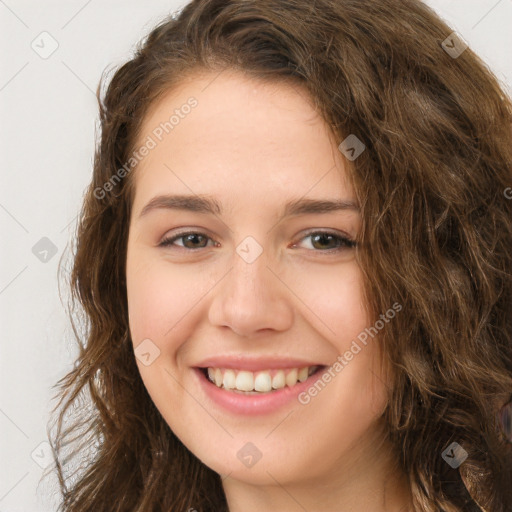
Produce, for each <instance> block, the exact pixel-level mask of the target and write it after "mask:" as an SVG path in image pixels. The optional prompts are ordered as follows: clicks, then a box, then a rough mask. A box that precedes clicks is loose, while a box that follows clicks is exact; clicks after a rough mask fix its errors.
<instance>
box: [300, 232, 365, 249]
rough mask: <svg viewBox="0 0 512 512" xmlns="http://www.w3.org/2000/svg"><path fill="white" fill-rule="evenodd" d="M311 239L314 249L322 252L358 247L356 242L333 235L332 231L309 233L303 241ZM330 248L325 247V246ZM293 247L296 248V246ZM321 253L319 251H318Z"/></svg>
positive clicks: (336, 234) (342, 236) (345, 237)
mask: <svg viewBox="0 0 512 512" xmlns="http://www.w3.org/2000/svg"><path fill="white" fill-rule="evenodd" d="M308 238H309V239H311V244H310V245H311V246H312V247H313V248H314V249H320V251H322V252H326V251H342V250H344V249H351V248H353V247H355V246H356V242H355V241H354V240H352V239H351V238H348V237H347V236H344V235H340V234H338V233H333V232H331V231H312V232H310V233H308V234H307V235H306V236H305V237H303V238H302V239H301V240H306V239H308ZM326 245H327V246H328V247H325V246H326ZM292 247H296V244H294V245H293V246H292ZM316 252H319V251H316Z"/></svg>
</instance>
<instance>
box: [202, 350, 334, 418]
mask: <svg viewBox="0 0 512 512" xmlns="http://www.w3.org/2000/svg"><path fill="white" fill-rule="evenodd" d="M326 368H327V366H326V365H322V364H319V363H309V364H308V363H307V362H306V361H299V360H297V361H290V360H289V361H286V362H285V361H284V360H275V359H266V360H258V361H254V360H248V359H243V358H238V357H232V358H212V359H210V360H208V362H206V361H203V362H202V364H201V366H196V367H195V368H193V370H194V374H195V375H196V378H197V380H198V384H199V388H200V389H201V393H203V394H204V395H203V396H204V398H205V400H206V402H204V403H205V404H209V405H210V406H211V407H214V408H218V407H220V409H221V410H223V411H224V412H225V413H229V414H234V415H242V416H248V415H249V416H253V415H266V414H272V413H275V412H278V411H280V410H281V409H283V408H284V407H293V406H294V404H295V406H296V405H297V397H298V396H299V394H300V393H301V392H303V391H305V390H306V389H307V388H308V387H309V386H311V385H312V383H313V381H315V380H316V379H318V378H319V375H320V374H321V373H322V372H323V371H324V370H325V369H326Z"/></svg>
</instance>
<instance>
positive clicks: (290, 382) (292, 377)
mask: <svg viewBox="0 0 512 512" xmlns="http://www.w3.org/2000/svg"><path fill="white" fill-rule="evenodd" d="M297 374H298V370H297V368H294V369H293V370H291V371H290V372H289V373H288V374H286V379H285V380H286V385H287V386H290V387H292V386H294V385H295V384H297Z"/></svg>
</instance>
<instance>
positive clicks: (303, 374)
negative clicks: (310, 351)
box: [297, 368, 308, 382]
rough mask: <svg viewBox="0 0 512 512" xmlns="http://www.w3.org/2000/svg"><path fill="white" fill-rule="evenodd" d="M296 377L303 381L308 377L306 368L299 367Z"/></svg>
mask: <svg viewBox="0 0 512 512" xmlns="http://www.w3.org/2000/svg"><path fill="white" fill-rule="evenodd" d="M297 378H298V379H299V380H300V382H304V381H305V380H306V379H307V378H308V369H307V368H301V369H300V370H299V374H298V375H297Z"/></svg>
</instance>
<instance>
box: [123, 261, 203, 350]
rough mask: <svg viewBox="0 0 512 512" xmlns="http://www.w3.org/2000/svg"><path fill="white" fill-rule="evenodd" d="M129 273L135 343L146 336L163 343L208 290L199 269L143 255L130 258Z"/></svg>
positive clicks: (131, 328)
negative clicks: (175, 264) (174, 264)
mask: <svg viewBox="0 0 512 512" xmlns="http://www.w3.org/2000/svg"><path fill="white" fill-rule="evenodd" d="M126 276H127V277H126V280H127V296H128V312H129V318H130V331H131V334H132V339H133V342H134V344H135V345H136V344H137V343H138V342H140V341H141V340H142V339H145V338H150V339H152V340H154V341H155V342H157V343H158V344H160V343H159V341H163V340H165V339H169V338H170V337H172V331H173V330H175V329H177V328H178V327H179V326H180V321H181V320H182V319H184V318H185V317H186V316H187V314H189V312H190V310H191V308H192V306H193V305H194V304H195V303H197V302H198V300H199V298H200V297H201V296H203V295H204V294H205V293H206V292H207V289H206V285H207V283H206V282H205V280H204V279H202V278H201V277H200V272H198V270H197V269H195V270H193V269H192V267H190V268H189V269H187V268H185V266H173V265H171V264H169V263H168V262H166V261H164V260H163V259H162V260H156V261H155V259H154V258H153V259H150V258H149V257H148V258H144V256H143V255H142V256H139V255H138V256H137V259H132V260H130V259H128V261H127V270H126ZM201 283H204V286H202V285H201ZM202 288H205V289H204V290H203V289H202Z"/></svg>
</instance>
